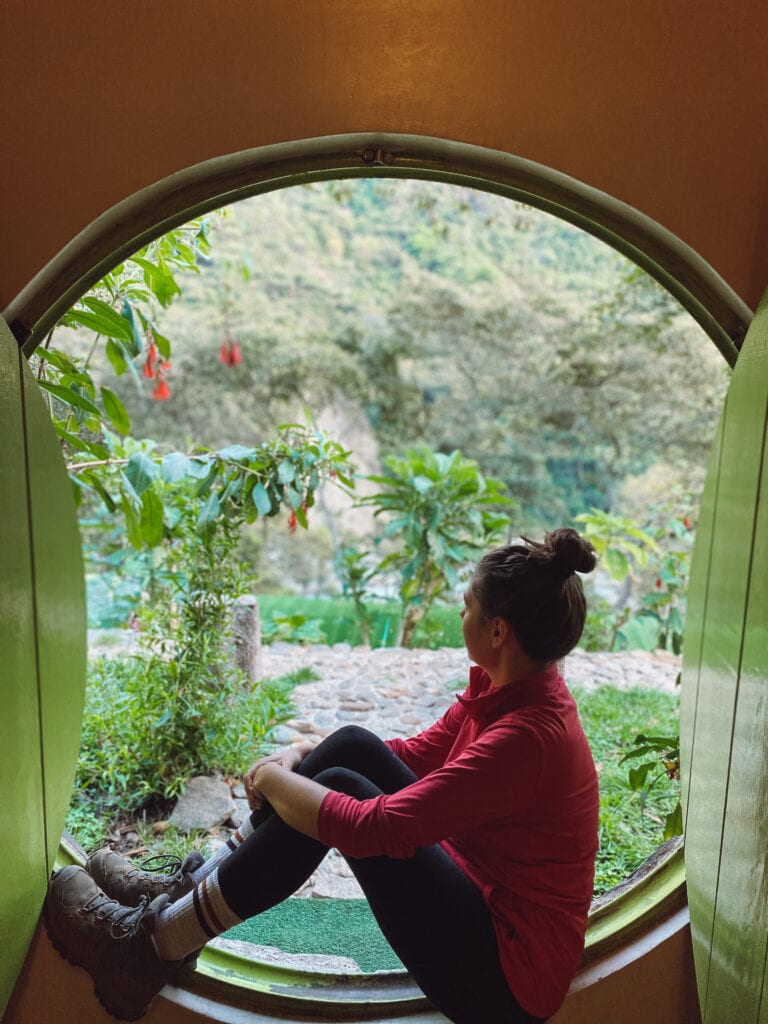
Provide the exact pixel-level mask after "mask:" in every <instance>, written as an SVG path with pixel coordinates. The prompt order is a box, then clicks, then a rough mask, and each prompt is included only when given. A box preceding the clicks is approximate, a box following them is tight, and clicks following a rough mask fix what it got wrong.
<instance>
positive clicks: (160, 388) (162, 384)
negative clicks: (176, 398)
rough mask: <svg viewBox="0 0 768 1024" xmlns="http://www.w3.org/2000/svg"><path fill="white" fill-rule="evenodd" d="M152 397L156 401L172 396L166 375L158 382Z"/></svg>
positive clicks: (162, 400)
mask: <svg viewBox="0 0 768 1024" xmlns="http://www.w3.org/2000/svg"><path fill="white" fill-rule="evenodd" d="M150 397H151V398H154V400H155V401H156V402H164V401H165V400H166V399H168V398H170V397H171V389H170V388H169V387H168V381H167V380H165V378H164V377H163V378H161V379H160V380H159V381H158V382H157V385H156V387H155V390H154V391H153V392H152V394H151V396H150Z"/></svg>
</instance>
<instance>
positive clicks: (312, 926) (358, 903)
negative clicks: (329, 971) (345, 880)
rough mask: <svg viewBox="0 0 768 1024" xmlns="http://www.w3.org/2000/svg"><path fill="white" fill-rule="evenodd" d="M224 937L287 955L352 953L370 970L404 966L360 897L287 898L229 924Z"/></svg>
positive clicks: (370, 971) (361, 966)
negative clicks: (253, 914)
mask: <svg viewBox="0 0 768 1024" xmlns="http://www.w3.org/2000/svg"><path fill="white" fill-rule="evenodd" d="M225 937H226V938H228V939H236V940H238V941H239V942H255V943H256V944H258V945H260V946H276V947H277V948H278V949H282V950H283V952H285V953H320V954H325V955H326V956H346V957H350V958H351V959H352V960H354V961H355V963H357V964H358V965H359V967H360V970H361V971H363V972H364V973H366V974H370V973H373V971H393V970H399V969H402V967H403V965H402V964H401V963H400V961H399V960H398V958H397V956H396V955H395V953H394V951H393V950H392V947H391V946H390V945H389V943H388V942H387V940H386V939H385V938H384V936H383V935H382V934H381V932H380V931H379V926H378V925H377V924H376V919H375V917H374V916H373V914H372V913H371V908H370V907H369V906H368V903H367V901H366V900H361V899H356V900H340V899H298V898H296V899H288V900H285V901H284V902H283V903H279V904H278V905H277V906H276V907H273V908H272V909H271V910H266V911H265V912H264V913H263V914H259V915H258V916H257V917H252V918H250V919H249V920H248V921H243V923H242V924H238V925H235V927H234V928H230V930H229V931H228V932H226V933H225Z"/></svg>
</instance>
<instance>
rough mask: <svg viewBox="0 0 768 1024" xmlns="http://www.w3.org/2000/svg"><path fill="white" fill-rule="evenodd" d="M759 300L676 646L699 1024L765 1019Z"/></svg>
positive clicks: (766, 356)
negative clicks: (679, 649) (682, 640)
mask: <svg viewBox="0 0 768 1024" xmlns="http://www.w3.org/2000/svg"><path fill="white" fill-rule="evenodd" d="M767 424H768V293H766V296H765V297H764V298H763V301H762V303H761V305H760V308H759V309H758V311H757V314H756V315H755V319H754V320H753V322H752V325H751V327H750V329H749V331H748V333H747V337H746V340H745V343H744V347H743V349H742V352H741V355H740V356H739V359H738V362H737V363H736V368H735V370H734V374H733V379H732V381H731V385H730V388H729V391H728V395H727V398H726V403H725V407H724V409H723V413H722V417H721V422H720V428H719V431H718V436H717V440H716V443H715V445H714V447H713V450H712V453H711V456H710V465H709V471H708V476H707V483H706V487H705V492H704V498H703V502H702V510H701V517H700V520H699V526H698V530H697V536H696V547H695V551H694V557H693V564H692V568H691V584H690V591H689V600H688V618H687V622H686V634H685V646H684V651H683V664H684V669H683V688H682V689H683V693H682V707H681V739H682V744H683V746H682V753H683V773H684V774H683V782H684V807H686V847H685V860H686V874H687V881H688V900H689V906H690V914H691V931H692V936H693V942H694V953H695V961H696V976H697V982H698V986H699V997H700V1002H701V1010H702V1018H703V1021H704V1024H731V1022H734V1021H738V1022H739V1024H766V1022H768V991H766V952H767V951H768V739H767V738H766V737H768V465H766V457H767V456H768V451H767V449H766V425H767Z"/></svg>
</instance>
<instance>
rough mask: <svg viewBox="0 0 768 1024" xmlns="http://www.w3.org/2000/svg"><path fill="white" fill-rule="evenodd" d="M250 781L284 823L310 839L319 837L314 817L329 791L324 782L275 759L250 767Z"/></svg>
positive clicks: (316, 815)
mask: <svg viewBox="0 0 768 1024" xmlns="http://www.w3.org/2000/svg"><path fill="white" fill-rule="evenodd" d="M251 785H252V788H253V789H254V790H256V791H257V792H258V793H259V794H261V795H263V796H264V797H265V799H267V800H268V801H269V803H270V804H271V806H272V808H273V810H274V811H275V814H277V815H279V817H281V818H282V819H283V821H284V822H285V823H286V825H290V826H291V828H295V829H296V831H297V832H303V833H304V835H306V836H311V837H312V839H318V838H319V835H318V830H317V817H318V814H319V812H320V805H321V804H322V802H323V800H324V799H325V796H326V794H327V793H329V792H330V790H329V789H328V788H327V787H326V786H321V785H320V783H319V782H313V781H312V779H305V778H304V776H303V775H297V774H296V773H295V772H293V771H290V770H287V769H286V768H283V767H282V766H281V765H279V764H277V763H276V762H274V761H267V762H265V763H262V764H261V765H259V767H257V768H256V769H255V770H254V771H253V775H252V781H251Z"/></svg>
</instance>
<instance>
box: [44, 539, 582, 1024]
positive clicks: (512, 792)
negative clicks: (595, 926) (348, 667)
mask: <svg viewBox="0 0 768 1024" xmlns="http://www.w3.org/2000/svg"><path fill="white" fill-rule="evenodd" d="M595 561H596V559H595V553H594V550H593V548H592V546H591V545H590V544H588V543H587V542H586V541H584V540H582V538H581V537H579V535H578V534H577V533H576V532H575V531H573V530H567V529H561V530H555V531H554V532H553V533H551V534H549V535H547V537H546V538H545V540H544V542H543V543H535V542H532V541H528V540H525V541H524V543H521V544H512V545H509V546H507V547H504V548H500V549H499V550H497V551H493V552H491V553H490V554H488V555H486V556H485V557H484V558H483V559H482V560H481V562H480V563H479V565H478V566H477V569H476V571H475V573H474V575H473V577H472V580H471V582H470V585H469V587H468V588H467V591H466V594H465V595H464V608H463V611H462V613H461V614H462V618H463V633H464V641H465V643H466V647H467V652H468V654H469V657H470V659H471V660H472V661H473V662H474V663H475V665H474V666H473V667H472V668H471V669H470V678H469V687H468V688H467V690H466V691H465V693H464V694H463V695H462V696H460V697H458V699H457V703H456V704H455V705H453V706H452V707H451V708H450V709H449V710H448V711H447V712H446V714H445V715H444V716H443V717H442V718H441V719H440V720H439V721H438V722H437V723H435V725H433V726H432V727H431V728H429V729H427V730H426V731H425V732H423V733H421V734H420V735H419V736H416V737H415V738H413V739H411V740H400V739H395V740H390V741H388V742H386V743H385V742H383V741H381V740H379V739H377V738H376V737H375V736H373V735H372V734H371V733H368V732H366V731H365V730H364V729H358V728H356V727H349V728H344V729H341V730H339V731H338V732H336V733H334V734H333V735H331V736H329V737H328V738H327V739H326V740H324V741H323V742H322V743H320V744H319V745H318V746H317V747H315V748H312V747H310V746H309V745H301V746H299V747H294V748H292V749H290V750H288V751H283V752H280V753H277V754H273V755H272V756H270V757H266V758H262V759H261V760H259V761H257V762H256V763H255V764H254V765H252V766H251V768H249V769H248V771H247V772H246V774H245V776H244V782H245V788H246V793H247V796H248V800H249V804H250V806H251V808H252V809H253V814H252V815H251V817H250V819H249V820H248V821H246V822H245V823H244V825H243V826H241V828H240V829H239V830H238V831H237V832H235V833H234V835H233V836H232V837H231V839H230V840H229V842H228V844H227V845H226V846H225V847H223V848H222V850H220V851H219V852H218V853H217V854H216V855H215V856H214V857H212V858H211V859H209V860H208V861H206V862H204V863H201V858H200V856H199V855H197V854H193V855H190V857H188V858H187V861H186V862H185V864H184V865H183V866H182V869H181V870H180V871H179V872H178V873H177V874H176V875H173V876H168V877H162V878H158V877H157V876H153V875H151V874H148V873H145V872H142V871H138V870H137V869H135V868H134V867H133V865H132V864H131V863H130V862H129V861H126V860H124V859H123V858H120V857H118V856H117V855H115V854H113V853H111V852H109V851H99V853H97V854H95V855H94V856H93V857H92V858H91V859H90V860H89V862H88V865H87V870H84V869H83V868H79V867H67V868H64V869H63V870H61V871H59V872H57V873H56V874H55V875H54V876H53V878H52V879H51V884H50V887H49V892H48V896H47V899H46V905H45V908H44V912H45V919H46V925H47V928H48V933H49V935H50V936H51V939H52V941H53V943H54V945H55V946H56V948H57V949H58V950H59V951H60V952H61V953H62V955H63V956H64V957H65V958H66V959H67V960H69V961H70V962H71V963H74V964H77V965H79V966H83V967H85V968H86V969H87V970H88V971H89V972H90V973H91V975H92V977H93V979H94V982H95V988H96V994H97V995H98V997H99V998H100V1000H101V1001H102V1003H103V1004H104V1005H105V1007H106V1008H107V1009H108V1010H109V1011H110V1012H111V1013H113V1014H114V1015H115V1016H117V1017H122V1018H125V1019H128V1020H136V1019H138V1018H139V1017H140V1016H142V1014H143V1013H144V1012H145V1011H146V1009H147V1006H148V1005H149V1002H150V1001H151V999H152V998H153V997H154V995H155V994H156V993H157V992H158V991H159V990H160V989H161V988H162V987H163V985H164V984H165V983H166V982H168V981H172V980H175V979H176V978H177V977H178V975H179V974H180V972H182V971H183V970H184V969H185V968H187V967H188V966H189V963H190V962H191V961H193V960H194V958H195V956H196V954H197V952H198V951H199V950H200V948H201V947H202V946H203V945H204V944H205V943H206V942H207V941H208V939H210V938H213V937H214V936H215V935H218V934H220V933H221V932H223V931H225V930H226V929H228V928H230V927H232V926H233V925H235V924H237V923H239V922H240V921H241V920H244V919H245V918H247V917H251V916H253V915H254V914H258V913H261V912H262V911H263V910H266V909H268V908H269V907H272V906H274V905H275V904H276V903H278V902H280V901H281V900H284V899H286V898H287V897H288V896H290V895H291V894H292V893H293V892H295V891H296V889H297V888H298V887H299V886H300V884H301V883H302V882H303V881H304V880H305V879H306V878H307V877H308V876H309V875H310V874H311V873H312V871H314V870H315V868H316V867H317V865H318V864H319V862H320V861H321V860H322V858H323V857H324V855H325V854H326V852H327V850H328V848H329V847H331V846H334V847H336V848H338V849H339V850H340V851H341V853H343V854H344V856H345V857H346V859H347V861H348V862H349V864H350V866H351V868H352V870H353V872H354V874H355V876H356V877H357V880H358V882H359V883H360V885H361V887H362V889H363V891H364V892H365V894H366V897H367V898H368V901H369V903H370V905H371V908H372V910H373V913H374V914H375V916H376V919H377V921H378V923H379V926H380V927H381V930H382V932H383V933H384V935H385V936H386V937H387V939H388V940H389V942H390V944H391V946H392V947H393V949H394V950H395V952H396V953H397V954H398V956H399V957H400V959H401V960H402V962H403V963H404V964H405V965H406V967H407V968H408V970H409V971H410V972H411V974H412V975H413V977H414V979H415V980H416V982H417V983H418V984H419V985H420V986H421V988H422V989H423V991H424V992H425V993H426V995H427V996H428V997H429V998H430V1000H431V1001H432V1002H433V1003H434V1005H435V1006H436V1007H437V1008H438V1009H439V1010H440V1011H442V1013H444V1014H445V1015H446V1016H447V1017H448V1018H449V1019H450V1020H452V1021H454V1022H456V1024H477V1022H478V1021H483V1022H484V1024H502V1022H503V1024H532V1022H537V1021H543V1020H545V1019H546V1018H547V1017H549V1016H550V1015H551V1014H553V1013H554V1012H555V1011H556V1010H557V1008H558V1007H559V1005H560V1004H561V1002H562V1001H563V999H564V998H565V995H566V992H567V990H568V986H569V984H570V981H571V978H572V977H573V975H574V973H575V971H576V969H577V968H578V965H579V962H580V958H581V954H582V950H583V944H584V931H585V927H586V920H587V911H588V909H589V904H590V899H591V895H592V882H593V872H594V860H595V855H596V852H597V818H598V789H597V778H596V774H595V768H594V764H593V761H592V756H591V753H590V751H589V747H588V745H587V742H586V739H585V737H584V733H583V731H582V728H581V724H580V722H579V719H578V714H577V712H576V707H575V704H574V701H573V699H572V697H571V696H570V694H569V692H568V690H567V688H566V686H565V683H564V681H563V680H562V678H561V677H560V675H559V673H558V670H557V661H558V660H560V659H561V658H563V657H564V656H565V655H566V654H567V653H568V652H569V651H570V650H571V649H572V648H573V647H575V645H576V644H577V643H578V640H579V637H580V636H581V632H582V628H583V626H584V618H585V614H586V604H585V600H584V593H583V590H582V586H581V581H580V580H579V578H578V576H576V575H575V573H576V572H577V571H578V572H589V571H591V570H592V569H593V568H594V565H595Z"/></svg>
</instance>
